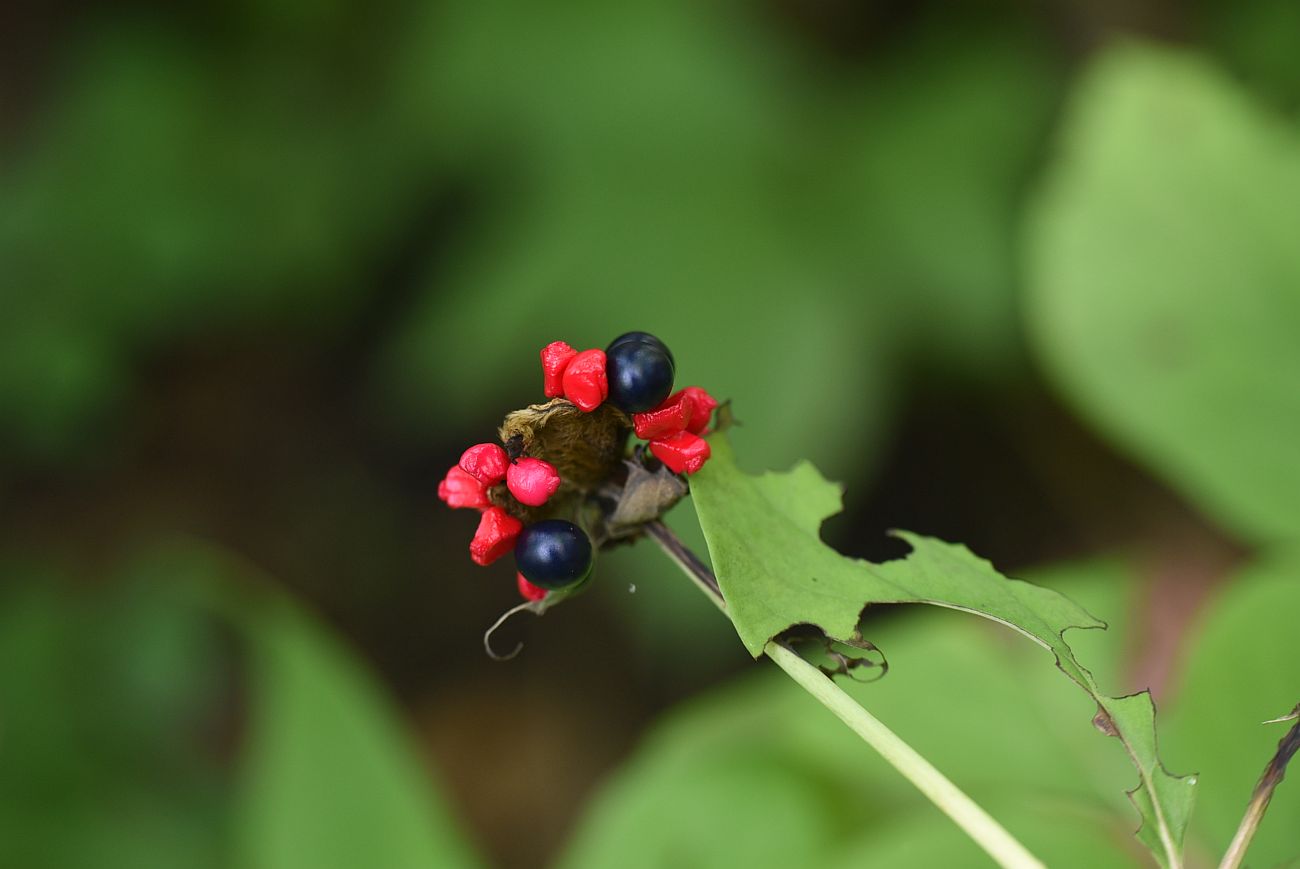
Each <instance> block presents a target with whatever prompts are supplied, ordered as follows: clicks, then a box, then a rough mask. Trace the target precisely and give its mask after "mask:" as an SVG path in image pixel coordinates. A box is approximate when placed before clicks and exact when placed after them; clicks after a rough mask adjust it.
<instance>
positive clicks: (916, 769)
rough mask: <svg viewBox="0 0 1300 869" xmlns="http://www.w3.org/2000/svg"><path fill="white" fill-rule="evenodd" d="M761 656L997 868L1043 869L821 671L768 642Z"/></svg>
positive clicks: (997, 825) (999, 825)
mask: <svg viewBox="0 0 1300 869" xmlns="http://www.w3.org/2000/svg"><path fill="white" fill-rule="evenodd" d="M763 652H764V654H766V655H767V656H768V657H769V658H771V659H772V660H773V661H774V662H776V665H777V666H778V667H780V668H781V669H782V670H784V671H785V672H786V674H787V675H788V676H789V677H790V678H791V679H793V680H795V681H796V682H798V683H799V685H800V686H801V687H802V688H803V689H804V690H805V691H807V692H808V693H809V694H811V695H812V696H813V697H814V698H816V699H817V701H818V702H819V703H821V704H822V705H823V706H825V707H826V708H827V709H829V710H830V711H831V712H833V713H835V716H836V717H837V718H839V719H840V720H841V721H843V722H844V723H845V724H847V725H848V726H849V729H851V730H852V731H853V732H854V733H856V734H857V735H858V736H860V737H862V741H863V742H865V743H867V745H870V746H871V747H872V748H874V749H875V750H876V751H878V752H879V753H880V756H881V757H883V758H884V759H885V760H887V761H889V762H890V764H892V765H893V767H894V769H896V770H898V771H899V772H900V773H902V774H903V776H904V777H905V778H906V779H907V780H908V781H910V782H911V783H912V784H913V785H915V786H916V789H917V790H919V791H920V792H921V793H923V794H925V796H926V797H928V798H929V800H930V802H932V803H934V804H935V805H936V806H938V807H939V809H940V810H941V811H943V812H944V814H946V815H947V816H948V817H950V818H952V820H953V822H954V823H955V824H956V825H957V826H959V827H961V828H962V830H964V831H965V832H966V835H968V836H970V837H971V838H972V839H974V840H975V843H976V844H977V845H979V846H980V847H981V848H983V849H984V850H985V851H987V852H988V855H989V856H990V857H992V858H993V859H994V860H996V861H997V863H998V865H1000V866H1025V867H1029V866H1036V867H1042V865H1043V864H1042V863H1041V862H1040V861H1039V860H1038V858H1036V857H1035V856H1034V855H1033V854H1031V853H1029V851H1028V850H1026V849H1025V846H1024V845H1021V844H1020V843H1019V842H1018V841H1016V839H1015V838H1014V837H1013V836H1012V835H1011V834H1010V833H1008V832H1007V831H1006V829H1005V828H1003V826H1002V825H1001V824H999V823H998V822H997V821H995V820H993V818H991V817H990V816H989V814H988V813H987V812H985V811H984V810H983V809H982V808H980V807H979V805H978V804H976V803H975V801H974V800H972V799H971V798H970V797H968V796H966V794H964V793H962V792H961V790H960V789H959V788H958V787H957V786H956V785H955V784H953V783H952V782H950V781H949V780H948V779H947V778H945V777H944V775H943V773H941V772H939V770H937V769H935V768H934V767H933V766H932V765H931V764H930V762H929V761H928V760H926V759H925V758H924V757H922V756H921V755H920V754H919V753H918V752H917V751H916V749H914V748H912V747H911V746H910V745H908V744H907V743H906V742H904V741H903V740H902V739H900V738H899V737H898V735H897V734H895V733H894V732H893V731H892V730H890V729H889V728H888V727H886V726H885V725H884V724H882V723H881V722H880V720H879V719H877V718H876V717H875V716H874V715H872V714H871V713H870V712H868V711H867V710H866V709H864V708H862V706H861V705H859V704H858V703H857V701H855V700H854V699H853V698H852V697H850V696H849V695H848V694H846V693H844V690H843V689H842V688H840V686H839V685H836V684H835V682H834V681H833V680H831V679H830V678H828V677H827V676H826V675H825V674H824V673H822V671H821V670H819V669H818V668H816V667H814V666H813V665H812V664H810V663H808V662H807V661H805V660H804V659H803V658H801V657H799V655H797V654H796V653H795V652H793V651H791V650H790V648H789V647H788V646H785V645H782V644H781V643H778V642H775V641H773V642H770V643H768V644H767V645H766V646H765V647H764V648H763Z"/></svg>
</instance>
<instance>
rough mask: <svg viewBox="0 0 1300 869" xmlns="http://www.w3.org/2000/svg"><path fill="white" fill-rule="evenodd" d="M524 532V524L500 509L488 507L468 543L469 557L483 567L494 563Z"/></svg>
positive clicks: (510, 548) (512, 546)
mask: <svg viewBox="0 0 1300 869" xmlns="http://www.w3.org/2000/svg"><path fill="white" fill-rule="evenodd" d="M523 530H524V523H522V522H520V521H519V520H518V519H516V518H515V517H514V516H511V515H510V514H509V513H507V512H506V511H505V510H502V509H501V508H500V507H488V508H487V509H486V510H484V511H483V518H482V519H480V520H479V523H478V530H477V531H475V532H474V539H473V540H471V541H470V542H469V557H470V558H472V559H474V563H475V564H481V565H483V566H484V567H486V566H487V565H489V564H491V563H492V562H494V561H496V560H497V559H498V558H500V557H501V556H503V555H505V554H506V553H507V552H509V551H510V550H512V549H514V547H515V538H517V537H518V536H519V532H520V531H523Z"/></svg>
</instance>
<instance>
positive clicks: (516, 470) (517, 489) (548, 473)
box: [506, 458, 560, 507]
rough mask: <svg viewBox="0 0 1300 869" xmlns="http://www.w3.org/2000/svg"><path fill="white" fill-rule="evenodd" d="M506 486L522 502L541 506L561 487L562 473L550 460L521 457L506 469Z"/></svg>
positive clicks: (530, 505)
mask: <svg viewBox="0 0 1300 869" xmlns="http://www.w3.org/2000/svg"><path fill="white" fill-rule="evenodd" d="M506 486H507V487H508V488H509V489H510V494H511V495H514V496H515V500H516V501H518V502H519V503H520V504H526V505H528V506H529V507H540V506H542V505H543V504H545V503H546V502H547V500H548V499H549V498H550V497H551V496H552V495H554V494H555V490H556V489H558V488H560V475H559V474H558V473H556V471H555V467H554V466H553V465H552V464H551V463H550V462H544V461H542V460H541V459H533V458H526V459H520V460H519V461H517V462H515V463H514V464H513V465H511V466H510V467H509V468H508V469H507V470H506Z"/></svg>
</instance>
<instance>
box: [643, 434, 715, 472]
mask: <svg viewBox="0 0 1300 869" xmlns="http://www.w3.org/2000/svg"><path fill="white" fill-rule="evenodd" d="M650 452H652V453H654V456H655V458H657V459H658V460H659V461H661V462H663V463H664V464H665V465H667V466H668V468H669V469H670V470H671V471H672V472H673V473H674V474H681V473H687V474H693V473H695V472H696V471H698V470H699V469H700V468H702V467H704V463H705V462H706V461H708V459H709V456H710V455H711V454H712V452H713V451H712V450H710V449H709V442H708V441H706V440H705V439H704V438H702V437H699V436H698V435H693V434H691V433H690V432H688V431H681V432H678V433H677V434H675V435H668V436H667V437H662V438H658V439H656V440H652V441H650Z"/></svg>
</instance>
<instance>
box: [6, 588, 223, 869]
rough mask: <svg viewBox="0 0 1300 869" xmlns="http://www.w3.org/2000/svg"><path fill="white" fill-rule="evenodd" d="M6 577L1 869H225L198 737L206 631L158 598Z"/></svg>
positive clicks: (209, 687) (198, 620)
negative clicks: (75, 592)
mask: <svg viewBox="0 0 1300 869" xmlns="http://www.w3.org/2000/svg"><path fill="white" fill-rule="evenodd" d="M3 575H4V576H5V578H6V579H7V580H8V583H7V587H5V588H3V589H0V826H2V827H3V829H4V835H3V836H0V865H4V866H24V867H31V869H99V867H105V869H137V867H158V869H163V867H168V866H178V865H184V866H194V867H196V869H216V867H218V866H222V865H224V860H223V854H224V853H225V846H224V839H223V835H222V834H223V832H224V823H225V811H226V807H225V805H224V804H223V800H222V798H221V797H222V774H221V771H220V768H219V765H218V763H217V762H216V758H215V757H212V756H211V755H209V754H207V753H205V752H204V750H203V746H201V745H200V744H198V739H197V738H196V735H195V734H196V730H197V729H198V726H199V725H200V724H201V723H202V722H203V721H205V720H206V719H209V718H210V716H211V714H212V711H213V710H212V709H211V708H210V704H211V702H212V697H213V695H214V693H216V690H217V689H218V688H219V687H220V684H221V674H220V670H219V667H218V663H219V650H218V643H217V638H216V637H215V636H214V634H213V632H212V630H211V629H210V625H208V624H206V623H205V620H204V618H203V617H202V615H201V614H199V613H196V612H195V611H194V610H193V609H191V608H187V607H185V606H184V605H183V604H181V603H180V602H179V601H178V599H177V595H176V594H175V593H174V592H173V591H172V590H170V589H169V588H167V587H166V586H156V585H153V584H145V583H140V582H131V581H127V582H125V583H123V584H122V585H119V586H115V587H112V588H105V589H94V590H84V591H82V592H81V593H80V594H78V595H76V596H73V595H70V594H69V591H68V588H69V584H68V577H66V576H64V575H61V574H60V573H58V572H56V571H52V570H49V569H46V568H40V567H38V566H36V565H33V564H28V563H18V562H9V563H6V564H5V565H4V566H3ZM141 710H147V714H143V715H142V714H139V713H140V711H141Z"/></svg>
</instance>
